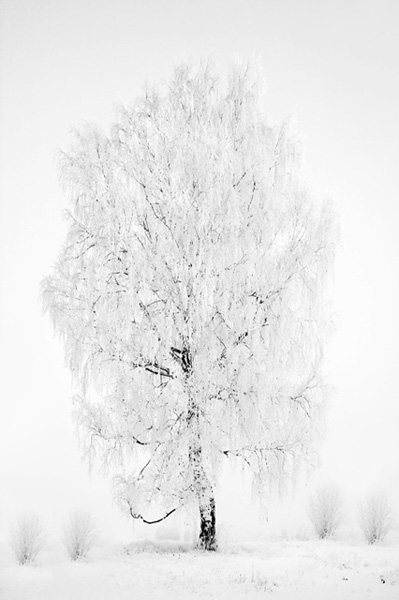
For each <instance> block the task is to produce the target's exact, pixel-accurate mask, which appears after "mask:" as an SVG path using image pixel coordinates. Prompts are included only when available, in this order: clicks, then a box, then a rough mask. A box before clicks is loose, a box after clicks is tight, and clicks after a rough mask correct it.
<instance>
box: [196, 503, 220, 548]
mask: <svg viewBox="0 0 399 600" xmlns="http://www.w3.org/2000/svg"><path fill="white" fill-rule="evenodd" d="M199 546H200V548H203V549H204V550H216V549H217V543H216V508H215V499H214V498H210V499H209V505H208V506H207V507H203V506H200V534H199Z"/></svg>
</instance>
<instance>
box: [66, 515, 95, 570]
mask: <svg viewBox="0 0 399 600" xmlns="http://www.w3.org/2000/svg"><path fill="white" fill-rule="evenodd" d="M96 539H97V527H96V524H95V521H94V519H93V517H92V515H91V514H90V513H88V512H84V511H80V512H79V511H75V512H73V513H71V514H70V515H69V517H68V519H67V521H66V522H65V524H64V529H63V536H62V541H63V542H64V546H65V548H66V551H67V552H68V556H69V558H70V559H71V560H78V559H80V558H85V557H86V556H87V554H88V552H89V551H90V550H91V548H92V547H93V546H94V544H95V542H96Z"/></svg>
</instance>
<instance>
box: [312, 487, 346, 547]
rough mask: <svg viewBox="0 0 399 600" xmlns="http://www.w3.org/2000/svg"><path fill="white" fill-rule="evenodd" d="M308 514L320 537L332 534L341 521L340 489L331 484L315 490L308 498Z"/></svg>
mask: <svg viewBox="0 0 399 600" xmlns="http://www.w3.org/2000/svg"><path fill="white" fill-rule="evenodd" d="M308 516H309V519H310V521H311V523H312V525H313V527H314V529H315V532H316V534H317V536H318V537H319V538H320V539H324V538H327V537H330V536H331V535H333V534H334V533H335V532H336V530H337V528H338V526H339V525H340V523H341V521H342V495H341V492H340V490H339V489H338V488H336V487H335V486H332V485H325V486H322V487H320V488H319V489H318V490H316V491H315V492H314V493H313V495H312V496H311V497H310V499H309V503H308Z"/></svg>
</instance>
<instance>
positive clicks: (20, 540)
mask: <svg viewBox="0 0 399 600" xmlns="http://www.w3.org/2000/svg"><path fill="white" fill-rule="evenodd" d="M44 542H45V536H44V528H43V524H42V522H41V520H40V519H39V517H37V516H36V515H34V514H26V515H21V516H20V517H19V518H18V519H17V521H16V522H15V523H14V525H13V526H12V528H11V531H10V544H11V548H12V550H13V552H14V554H15V558H16V559H17V561H18V563H19V564H20V565H26V564H28V563H31V562H33V561H34V560H35V558H36V557H37V555H38V554H39V552H40V551H41V550H42V549H43V547H44Z"/></svg>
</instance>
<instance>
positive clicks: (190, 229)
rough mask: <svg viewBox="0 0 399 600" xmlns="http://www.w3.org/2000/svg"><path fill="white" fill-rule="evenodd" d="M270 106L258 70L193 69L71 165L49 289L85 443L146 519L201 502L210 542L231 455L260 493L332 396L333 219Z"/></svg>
mask: <svg viewBox="0 0 399 600" xmlns="http://www.w3.org/2000/svg"><path fill="white" fill-rule="evenodd" d="M264 109H265V104H264V94H263V84H262V79H261V77H260V76H259V74H258V72H257V70H256V68H255V67H254V66H253V65H245V66H236V67H233V68H232V69H231V71H230V74H229V77H228V78H227V81H226V82H224V83H223V82H221V80H220V79H219V78H218V77H217V76H216V75H215V74H214V72H213V70H212V68H210V67H209V66H207V65H201V66H200V67H198V68H193V67H192V66H190V65H187V64H182V65H180V66H179V67H177V68H176V69H175V72H174V74H173V76H172V77H171V79H170V80H169V81H167V82H166V83H165V84H164V85H163V87H161V88H160V89H145V91H144V93H143V95H142V96H141V97H139V98H138V99H137V100H136V101H135V102H134V103H133V104H132V106H131V107H129V108H125V107H120V108H119V109H118V111H117V115H116V120H115V123H114V124H113V126H112V128H111V130H110V133H109V134H107V135H106V134H105V133H103V132H102V131H100V130H99V129H98V128H97V127H95V126H86V127H83V128H81V129H80V130H78V131H76V132H75V134H74V140H73V142H72V145H71V147H70V148H69V150H68V151H67V152H63V153H61V154H60V161H59V164H60V173H61V181H62V184H63V186H64V188H65V190H66V192H67V194H68V196H69V199H70V202H71V210H70V211H69V212H68V213H67V219H68V224H69V229H68V234H67V239H66V242H65V244H64V246H63V247H62V250H61V253H60V255H59V258H58V260H57V262H56V264H55V267H54V270H53V273H52V274H51V275H50V276H49V277H47V278H46V279H45V281H44V283H43V296H44V304H45V307H46V309H47V310H48V312H49V313H50V315H51V317H52V320H53V323H54V325H55V328H56V330H57V331H58V333H59V334H60V335H61V337H62V339H63V341H64V344H65V350H66V356H67V361H68V364H69V366H70V368H71V370H72V372H73V374H74V376H75V381H76V384H77V386H78V394H77V396H76V400H75V401H76V413H77V416H78V419H79V422H80V425H81V427H82V439H83V440H84V443H85V445H86V450H87V452H88V453H89V455H91V456H96V457H98V458H99V460H100V461H101V463H102V464H103V465H107V466H109V467H111V468H112V470H113V473H114V476H115V478H114V484H115V491H116V494H117V497H118V499H119V501H120V504H121V505H122V506H124V507H125V508H126V510H128V511H129V512H130V514H131V515H132V516H134V517H135V518H142V519H143V520H145V521H151V520H157V519H155V517H154V518H153V517H151V516H150V517H149V516H148V515H153V507H154V506H157V507H161V508H162V510H163V511H164V512H161V515H160V516H161V517H162V516H163V515H166V514H169V513H171V512H172V511H173V510H175V509H176V508H178V507H180V506H185V505H188V504H190V503H192V502H195V503H197V504H198V503H199V507H200V513H201V523H202V524H201V527H202V526H204V528H205V529H204V531H205V533H204V532H203V531H202V529H201V532H202V533H203V536H204V539H205V538H206V536H207V535H208V534H207V531H208V530H209V528H210V529H212V528H213V529H214V521H215V513H214V508H215V505H214V489H215V485H216V482H217V477H218V474H219V472H220V468H221V465H222V463H223V461H226V459H227V458H234V459H235V460H237V461H243V464H246V465H247V466H249V467H250V469H251V471H252V472H253V475H254V481H255V482H256V485H257V487H258V489H259V491H260V492H261V493H262V491H264V490H265V489H267V488H269V486H270V485H271V484H272V483H273V482H274V481H276V479H280V477H281V476H284V475H285V474H288V473H290V472H292V470H293V468H294V467H295V465H296V464H297V462H298V460H300V459H301V458H303V457H305V456H306V454H307V452H308V451H309V449H310V448H311V441H312V435H313V431H314V422H315V417H316V416H317V414H318V412H319V410H320V407H321V405H322V403H323V398H324V392H323V386H322V384H321V375H320V373H321V359H322V354H323V345H324V339H325V333H326V330H327V329H328V327H327V324H328V310H326V299H325V296H324V294H323V289H324V286H325V282H326V277H327V276H328V274H329V271H330V266H331V263H332V259H333V255H334V248H335V238H336V236H335V223H334V219H333V218H332V215H331V210H330V207H329V205H328V203H325V202H321V201H315V200H314V199H313V198H312V196H311V194H310V193H309V191H308V189H307V188H306V186H305V185H304V184H303V183H302V181H301V174H300V163H301V146H300V143H299V141H298V139H297V138H296V136H295V135H294V133H293V132H292V130H291V129H292V128H291V127H290V126H289V124H287V123H284V124H282V125H279V126H275V125H271V124H270V123H269V122H268V120H267V118H266V117H265V114H264ZM207 528H208V530H207ZM208 533H209V531H208ZM211 535H213V539H211V541H209V539H208V542H207V541H206V539H205V542H204V544H205V547H211V546H213V545H214V531H213V534H211ZM208 537H209V536H208Z"/></svg>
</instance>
